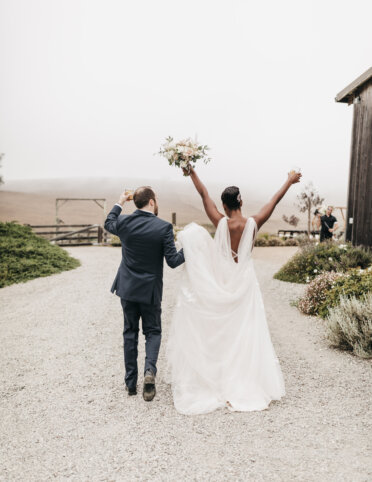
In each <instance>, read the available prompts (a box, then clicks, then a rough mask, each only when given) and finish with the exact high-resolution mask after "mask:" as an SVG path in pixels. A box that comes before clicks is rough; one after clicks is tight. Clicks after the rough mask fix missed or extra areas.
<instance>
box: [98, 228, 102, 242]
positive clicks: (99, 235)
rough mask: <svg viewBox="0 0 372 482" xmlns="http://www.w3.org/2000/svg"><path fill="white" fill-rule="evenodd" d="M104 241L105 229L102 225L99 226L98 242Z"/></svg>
mask: <svg viewBox="0 0 372 482" xmlns="http://www.w3.org/2000/svg"><path fill="white" fill-rule="evenodd" d="M102 241H103V229H102V226H98V244H102Z"/></svg>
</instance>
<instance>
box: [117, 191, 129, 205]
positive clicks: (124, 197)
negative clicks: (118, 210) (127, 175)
mask: <svg viewBox="0 0 372 482" xmlns="http://www.w3.org/2000/svg"><path fill="white" fill-rule="evenodd" d="M130 197H131V195H130V194H125V191H124V192H123V193H121V194H120V197H119V201H118V202H119V204H120V206H124V203H125V202H126V201H128V199H129V198H130Z"/></svg>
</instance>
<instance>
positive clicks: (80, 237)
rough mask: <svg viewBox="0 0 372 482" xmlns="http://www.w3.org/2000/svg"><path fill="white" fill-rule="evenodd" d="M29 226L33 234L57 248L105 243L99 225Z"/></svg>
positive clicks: (102, 231)
mask: <svg viewBox="0 0 372 482" xmlns="http://www.w3.org/2000/svg"><path fill="white" fill-rule="evenodd" d="M26 226H30V227H31V228H32V230H33V231H34V233H35V234H37V235H38V236H41V237H43V238H46V239H48V240H49V241H51V242H53V243H55V244H58V245H59V246H90V245H93V244H104V243H106V242H107V233H106V231H104V229H103V228H102V226H101V225H99V224H41V225H31V224H27V225H26Z"/></svg>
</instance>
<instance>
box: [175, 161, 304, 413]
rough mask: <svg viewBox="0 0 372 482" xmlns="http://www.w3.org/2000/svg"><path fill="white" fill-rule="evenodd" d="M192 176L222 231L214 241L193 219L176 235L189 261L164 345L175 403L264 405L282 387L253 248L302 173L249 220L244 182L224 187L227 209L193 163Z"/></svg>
mask: <svg viewBox="0 0 372 482" xmlns="http://www.w3.org/2000/svg"><path fill="white" fill-rule="evenodd" d="M190 177H191V179H192V181H193V183H194V186H195V188H196V190H197V191H198V193H199V194H200V196H201V198H202V201H203V205H204V209H205V212H206V214H207V216H208V217H209V219H210V220H211V221H212V223H213V224H214V225H215V226H216V228H217V229H216V234H215V237H214V239H212V237H211V236H210V235H209V233H208V232H207V231H206V229H204V228H203V227H201V226H199V225H198V224H195V223H191V224H188V225H187V226H186V227H185V228H184V230H183V231H181V232H180V233H179V234H178V239H179V241H180V242H181V244H182V247H183V250H184V254H185V260H186V263H185V268H184V270H183V272H182V275H181V276H182V278H181V281H180V286H179V292H178V297H177V303H176V307H175V311H174V315H173V320H172V324H171V328H170V335H169V341H168V346H167V357H168V367H169V370H170V381H171V384H172V392H173V399H174V405H175V408H176V410H177V411H178V412H180V413H183V414H187V415H191V414H201V413H207V412H211V411H213V410H216V409H217V408H220V407H227V408H228V409H229V410H231V411H251V410H264V409H266V408H267V407H268V406H269V404H270V402H271V401H272V400H279V399H280V398H281V397H282V396H284V394H285V389H284V381H283V376H282V372H281V369H280V365H279V361H278V359H277V357H276V354H275V351H274V348H273V345H272V343H271V338H270V333H269V330H268V326H267V322H266V315H265V309H264V305H263V301H262V295H261V291H260V287H259V284H258V281H257V278H256V274H255V270H254V266H253V261H252V258H251V252H252V249H253V246H254V241H255V238H256V236H257V232H258V230H259V229H260V228H261V226H262V225H263V224H264V223H265V222H266V221H267V220H268V219H269V217H270V216H271V214H272V212H273V211H274V208H275V206H276V205H277V204H278V202H279V201H280V200H281V199H282V197H283V196H284V195H285V193H286V192H287V191H288V189H289V188H290V186H291V185H292V184H295V183H297V182H299V181H300V178H301V174H300V173H293V172H292V173H290V174H289V175H288V179H287V181H286V182H285V183H284V185H283V186H282V187H281V188H280V190H279V191H278V192H277V193H276V194H275V195H274V197H273V198H272V199H271V201H270V202H268V203H267V204H266V205H265V206H263V208H262V209H261V210H260V212H259V213H258V214H256V215H254V216H251V217H249V218H248V219H246V218H245V217H243V215H242V213H241V206H242V200H241V195H240V192H239V188H237V187H235V186H231V187H227V188H226V189H225V190H224V191H223V193H222V195H221V199H222V204H223V208H224V211H225V214H226V215H223V214H222V213H221V212H220V211H219V210H218V209H217V207H216V205H215V203H214V202H213V201H212V199H211V198H210V196H209V194H208V191H207V189H206V187H205V186H204V185H203V183H202V182H201V181H200V179H199V177H198V176H197V174H196V172H195V170H194V169H193V168H190Z"/></svg>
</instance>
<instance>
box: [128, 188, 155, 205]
mask: <svg viewBox="0 0 372 482" xmlns="http://www.w3.org/2000/svg"><path fill="white" fill-rule="evenodd" d="M150 199H152V200H153V201H156V199H155V193H154V191H153V190H152V189H151V187H150V186H142V187H139V188H137V189H136V190H135V192H134V194H133V201H134V204H135V205H136V207H137V208H138V209H142V208H144V207H145V206H147V205H148V203H149V202H150Z"/></svg>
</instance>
